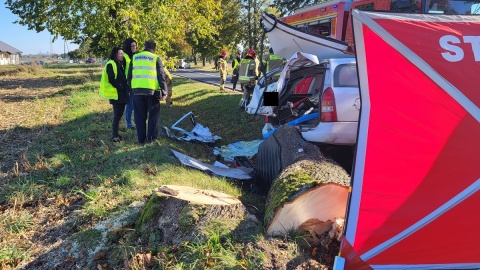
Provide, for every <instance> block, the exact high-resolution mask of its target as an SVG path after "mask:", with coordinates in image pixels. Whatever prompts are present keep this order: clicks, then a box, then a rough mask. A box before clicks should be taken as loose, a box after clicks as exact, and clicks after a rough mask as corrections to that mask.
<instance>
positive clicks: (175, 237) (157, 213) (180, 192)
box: [137, 185, 248, 245]
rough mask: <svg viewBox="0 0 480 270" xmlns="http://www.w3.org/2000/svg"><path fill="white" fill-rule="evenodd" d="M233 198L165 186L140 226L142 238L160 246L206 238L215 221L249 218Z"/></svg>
mask: <svg viewBox="0 0 480 270" xmlns="http://www.w3.org/2000/svg"><path fill="white" fill-rule="evenodd" d="M247 213H248V212H247V211H246V208H245V207H244V205H243V204H242V203H241V201H240V200H238V199H236V198H235V197H233V196H230V195H227V194H224V193H220V192H216V191H211V190H199V189H195V188H191V187H186V186H174V185H168V186H162V187H160V188H158V189H156V190H154V191H153V194H152V195H151V197H150V199H149V200H148V202H147V203H146V204H145V206H144V208H143V210H142V214H141V217H140V219H139V221H138V223H137V227H138V228H140V231H141V232H142V235H143V236H145V237H144V238H145V239H149V240H148V241H150V242H151V241H152V238H153V239H154V240H153V241H154V242H156V243H157V244H168V245H170V244H180V243H182V242H185V241H198V240H201V239H203V237H205V235H204V233H205V231H208V230H205V229H206V228H208V226H209V225H211V224H212V223H213V221H214V220H215V221H219V222H223V223H225V224H232V225H233V224H237V222H233V221H240V220H244V219H245V217H247Z"/></svg>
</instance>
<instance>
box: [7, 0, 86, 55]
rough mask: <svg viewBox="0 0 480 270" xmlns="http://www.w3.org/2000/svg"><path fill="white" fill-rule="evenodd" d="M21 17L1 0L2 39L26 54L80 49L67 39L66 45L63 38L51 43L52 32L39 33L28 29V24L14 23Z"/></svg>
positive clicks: (59, 52)
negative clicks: (13, 12)
mask: <svg viewBox="0 0 480 270" xmlns="http://www.w3.org/2000/svg"><path fill="white" fill-rule="evenodd" d="M17 19H19V18H18V17H17V15H14V14H12V12H11V11H10V10H9V9H8V8H6V7H5V4H4V1H2V0H0V41H3V42H5V43H7V44H8V45H10V46H12V47H14V48H16V49H18V50H20V51H22V52H23V53H22V54H23V55H26V54H38V53H42V54H48V53H52V54H53V53H56V54H62V53H63V52H64V50H65V52H69V51H73V50H75V49H78V45H77V44H73V43H70V42H68V41H67V43H66V46H64V41H63V39H59V40H56V41H55V42H53V43H52V44H50V40H51V38H50V33H49V32H48V31H42V32H40V33H37V32H36V31H35V30H28V28H27V27H26V26H22V25H19V24H16V23H13V22H14V21H15V20H17Z"/></svg>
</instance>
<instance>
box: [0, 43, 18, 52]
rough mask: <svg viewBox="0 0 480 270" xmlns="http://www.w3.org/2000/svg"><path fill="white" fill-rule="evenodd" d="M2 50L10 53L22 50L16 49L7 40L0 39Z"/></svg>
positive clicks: (0, 48) (0, 49)
mask: <svg viewBox="0 0 480 270" xmlns="http://www.w3.org/2000/svg"><path fill="white" fill-rule="evenodd" d="M0 52H7V53H10V54H20V53H22V51H20V50H19V49H15V48H14V47H12V46H10V45H8V44H7V43H5V42H2V41H0Z"/></svg>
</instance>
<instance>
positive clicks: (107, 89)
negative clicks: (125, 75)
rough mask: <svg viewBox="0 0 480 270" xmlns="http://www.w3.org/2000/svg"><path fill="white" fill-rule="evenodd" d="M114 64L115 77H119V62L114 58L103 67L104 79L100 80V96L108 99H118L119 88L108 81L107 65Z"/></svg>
mask: <svg viewBox="0 0 480 270" xmlns="http://www.w3.org/2000/svg"><path fill="white" fill-rule="evenodd" d="M108 65H112V68H113V73H114V74H115V79H117V64H116V63H115V61H113V60H108V61H107V63H106V64H105V67H104V68H103V73H102V79H101V80H100V93H99V94H100V96H101V97H104V98H106V99H114V100H117V99H118V92H117V88H115V87H114V86H113V85H112V84H111V83H110V82H109V81H108V74H107V66H108Z"/></svg>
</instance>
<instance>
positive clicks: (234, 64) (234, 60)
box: [232, 58, 240, 69]
mask: <svg viewBox="0 0 480 270" xmlns="http://www.w3.org/2000/svg"><path fill="white" fill-rule="evenodd" d="M238 65H240V62H238V59H237V58H235V59H233V67H232V68H233V69H236V68H237V67H238Z"/></svg>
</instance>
